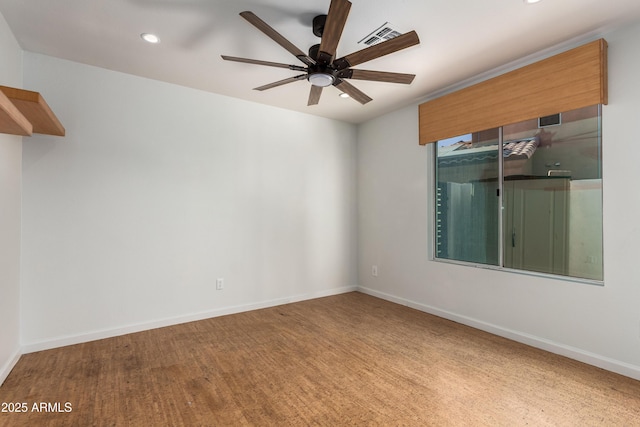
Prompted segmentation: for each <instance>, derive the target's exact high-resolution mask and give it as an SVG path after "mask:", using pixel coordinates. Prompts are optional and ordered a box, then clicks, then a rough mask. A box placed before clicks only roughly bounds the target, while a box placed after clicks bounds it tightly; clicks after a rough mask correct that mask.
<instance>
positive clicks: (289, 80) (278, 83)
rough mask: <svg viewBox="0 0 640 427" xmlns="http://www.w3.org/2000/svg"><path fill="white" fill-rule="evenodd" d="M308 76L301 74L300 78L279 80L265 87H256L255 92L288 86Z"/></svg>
mask: <svg viewBox="0 0 640 427" xmlns="http://www.w3.org/2000/svg"><path fill="white" fill-rule="evenodd" d="M306 78H307V75H306V74H300V75H299V76H294V77H289V78H288V79H284V80H278V81H277V82H273V83H269V84H266V85H263V86H258V87H254V88H253V90H267V89H271V88H274V87H278V86H282V85H286V84H287V83H293V82H297V81H298V80H302V79H306Z"/></svg>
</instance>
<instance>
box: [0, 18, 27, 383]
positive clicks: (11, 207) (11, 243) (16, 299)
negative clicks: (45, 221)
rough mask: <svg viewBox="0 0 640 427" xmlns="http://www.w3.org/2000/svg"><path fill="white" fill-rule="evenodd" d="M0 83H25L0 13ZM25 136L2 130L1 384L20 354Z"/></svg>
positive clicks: (18, 51)
mask: <svg viewBox="0 0 640 427" xmlns="http://www.w3.org/2000/svg"><path fill="white" fill-rule="evenodd" d="M0 58H2V59H1V60H0V85H3V86H11V87H22V50H21V49H20V46H18V43H17V42H16V40H15V38H14V37H13V34H12V33H11V30H10V29H9V26H8V25H7V23H6V21H5V19H4V16H2V14H0ZM21 158H22V137H19V136H13V135H5V134H0V384H2V382H3V381H4V380H5V378H6V377H7V375H9V372H10V371H11V368H13V365H14V364H15V362H17V360H18V357H19V354H20V323H19V322H20V203H21V202H20V197H21V165H22V161H21Z"/></svg>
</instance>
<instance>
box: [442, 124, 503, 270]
mask: <svg viewBox="0 0 640 427" xmlns="http://www.w3.org/2000/svg"><path fill="white" fill-rule="evenodd" d="M437 150H438V155H437V167H436V171H437V172H436V173H437V179H436V181H437V189H436V197H437V200H436V206H437V209H436V254H437V255H436V256H437V257H439V258H445V259H453V260H458V261H468V262H475V263H482V264H491V265H498V239H499V237H498V236H499V234H498V212H499V210H498V201H499V200H498V198H497V197H496V188H497V182H498V169H499V165H498V155H499V153H498V152H499V147H498V130H497V129H494V130H492V131H486V132H479V133H474V134H470V135H463V136H460V137H458V138H451V139H449V140H446V141H439V142H438V147H437Z"/></svg>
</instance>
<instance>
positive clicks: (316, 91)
mask: <svg viewBox="0 0 640 427" xmlns="http://www.w3.org/2000/svg"><path fill="white" fill-rule="evenodd" d="M320 95H322V86H314V85H311V91H309V102H307V105H317V104H318V102H320Z"/></svg>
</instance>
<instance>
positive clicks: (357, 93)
mask: <svg viewBox="0 0 640 427" xmlns="http://www.w3.org/2000/svg"><path fill="white" fill-rule="evenodd" d="M334 86H335V87H337V88H338V89H340V90H341V91H343V92H344V93H346V94H347V95H349V96H350V97H351V98H353V99H355V100H356V101H358V102H359V103H360V104H362V105H364V104H366V103H367V102H369V101H372V99H371V98H369V97H368V96H367V95H366V94H365V93H364V92H362V91H361V90H360V89H358V88H357V87H355V86H353V85H352V84H351V83H348V82H346V81H344V80H341V79H338V81H337V83H335V84H334Z"/></svg>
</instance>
